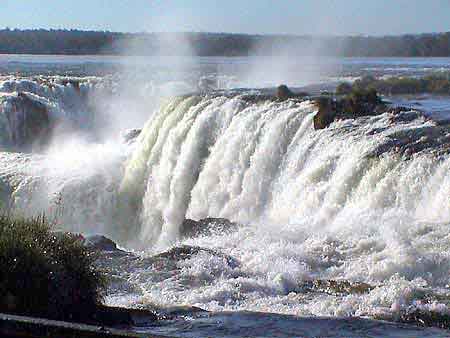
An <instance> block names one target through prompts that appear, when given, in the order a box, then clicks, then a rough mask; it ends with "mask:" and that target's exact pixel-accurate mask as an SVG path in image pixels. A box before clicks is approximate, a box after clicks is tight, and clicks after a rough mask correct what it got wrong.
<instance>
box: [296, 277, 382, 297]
mask: <svg viewBox="0 0 450 338" xmlns="http://www.w3.org/2000/svg"><path fill="white" fill-rule="evenodd" d="M300 287H301V290H302V291H303V292H304V291H310V292H312V291H313V292H322V293H327V294H330V295H348V294H364V293H368V292H370V291H371V290H373V289H374V287H373V286H372V285H369V284H367V283H364V282H350V281H347V280H333V279H315V280H311V281H305V282H304V283H303V284H302V285H301V286H300Z"/></svg>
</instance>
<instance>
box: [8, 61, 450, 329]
mask: <svg viewBox="0 0 450 338" xmlns="http://www.w3.org/2000/svg"><path fill="white" fill-rule="evenodd" d="M273 62H274V60H270V59H267V58H253V59H252V58H232V59H227V58H199V59H188V58H182V59H179V58H167V59H161V58H159V59H145V58H129V59H126V60H123V59H119V58H115V57H53V56H42V57H31V56H0V69H1V71H2V74H3V75H1V80H0V102H1V104H2V107H3V110H4V111H7V110H8V109H11V108H10V107H11V105H12V102H14V100H15V97H16V96H17V93H18V92H26V93H30V95H31V96H30V97H32V98H33V99H34V100H38V101H39V102H42V103H44V104H45V105H46V106H47V107H48V110H49V112H50V113H51V116H52V117H53V118H54V119H57V120H59V121H62V122H61V125H62V127H60V128H59V129H58V133H56V134H55V137H54V139H53V142H52V143H51V145H50V147H49V148H48V149H47V150H45V151H41V152H40V153H32V154H25V153H17V152H16V153H10V152H3V153H1V158H0V159H1V161H0V178H1V181H2V191H1V194H2V201H3V203H4V204H5V205H8V206H9V207H11V208H13V209H15V210H16V211H18V212H20V213H23V214H27V215H28V214H30V215H32V214H37V213H40V212H46V214H47V215H49V217H51V218H54V219H55V222H57V224H59V226H61V227H63V228H64V229H65V230H71V231H77V232H83V233H85V234H94V233H100V234H105V235H107V236H108V237H111V238H113V239H114V240H115V241H117V242H118V243H119V244H120V245H121V246H122V247H124V248H127V249H128V250H133V251H134V252H135V254H137V255H138V256H139V257H141V258H139V259H138V260H137V261H136V258H135V257H134V256H132V255H131V254H130V255H125V256H123V257H122V256H121V257H119V258H117V257H116V258H114V257H113V258H111V259H109V260H107V263H104V262H103V263H102V264H106V267H108V268H109V269H110V275H111V276H114V278H115V279H114V280H116V281H117V282H116V283H115V284H113V287H112V288H111V292H110V295H109V297H108V299H107V302H108V303H109V304H114V305H121V306H140V307H144V308H145V307H153V306H162V307H167V306H169V307H172V306H180V305H183V306H195V307H199V308H202V309H204V310H208V311H210V312H209V313H197V312H194V311H190V310H187V311H186V312H185V313H183V315H180V316H178V317H175V319H170V320H165V321H162V322H160V323H159V324H157V325H155V326H153V327H146V328H141V329H142V330H144V331H148V332H153V333H160V334H171V335H180V336H192V337H197V336H285V337H290V336H348V337H359V336H377V337H383V336H399V337H405V336H430V337H431V336H432V337H437V336H446V335H447V332H446V331H440V330H438V329H435V328H429V329H421V328H418V327H415V326H407V325H405V324H393V323H384V322H383V323H381V322H377V321H373V320H365V319H358V318H361V317H363V318H369V319H374V318H376V319H386V320H390V321H396V320H397V319H399V318H401V317H402V316H403V315H404V314H405V313H409V312H412V311H421V312H424V313H437V314H439V315H447V314H449V313H450V307H449V304H450V302H449V299H450V298H449V297H450V295H449V292H450V290H449V289H448V284H449V271H450V239H449V237H448V229H449V225H450V200H449V198H450V176H449V174H448V172H449V169H450V157H449V155H448V149H449V144H450V131H449V129H448V127H447V126H446V125H445V124H444V125H442V122H439V121H443V120H445V119H447V117H448V111H449V107H450V104H449V102H448V99H446V98H435V97H424V98H420V97H419V98H413V99H409V98H408V99H406V98H401V97H400V98H391V99H392V101H393V102H394V103H398V104H402V105H410V106H411V108H412V109H416V110H417V109H419V110H422V111H424V114H423V113H419V112H417V111H414V110H412V111H411V112H405V113H402V114H401V115H398V116H394V115H392V114H388V113H386V114H383V115H379V116H374V117H364V118H360V119H357V120H346V121H340V122H336V123H333V124H332V125H331V126H330V127H329V128H327V129H324V130H320V131H314V129H313V127H312V118H313V116H314V113H315V112H316V108H315V106H314V105H313V103H312V102H310V101H305V102H297V101H295V100H288V101H285V102H269V101H266V102H260V103H251V102H249V101H248V100H245V97H244V96H242V95H243V94H245V93H255V92H257V91H258V90H259V89H260V88H266V87H275V86H276V85H278V84H280V83H287V84H288V85H291V86H294V87H301V86H306V85H310V84H317V83H320V84H321V86H322V88H324V89H327V88H328V86H329V85H330V84H331V83H333V82H335V81H338V80H340V79H354V78H357V77H359V76H362V75H365V74H375V75H377V76H390V75H411V76H421V75H424V74H429V73H431V72H441V71H445V70H450V59H324V60H320V61H319V62H316V61H313V60H308V59H305V60H299V61H296V62H285V63H281V62H279V63H278V64H275V65H274V66H273V67H271V65H273ZM269 70H270V71H269ZM17 72H20V73H21V74H17ZM68 80H70V81H68ZM234 88H245V89H243V90H241V91H240V92H237V93H235V94H234V95H230V93H231V92H232V91H233V89H234ZM319 88H320V86H319ZM217 90H225V91H224V92H222V94H225V95H221V94H220V92H218V91H217ZM199 92H202V93H203V94H202V95H194V94H189V95H185V96H179V97H174V96H173V95H174V94H187V93H199ZM205 93H209V94H205ZM211 93H214V95H212V94H211ZM2 121H3V122H2V123H3V124H2V128H3V129H2V130H5V133H6V132H7V127H6V125H7V124H6V121H5V120H2ZM67 121H70V123H67ZM132 127H135V128H136V127H137V128H143V130H142V132H141V134H140V135H139V136H138V138H137V139H136V140H134V141H133V142H128V143H126V142H125V141H124V140H123V139H122V137H121V136H120V133H121V132H124V131H125V130H126V129H128V128H132ZM206 217H222V218H227V219H229V220H231V221H233V222H236V223H237V224H239V225H238V227H237V228H233V229H230V230H229V231H220V232H214V231H211V232H209V233H206V234H203V235H199V236H194V237H190V238H186V237H183V233H182V229H181V224H182V222H183V220H184V219H185V218H192V219H196V220H198V219H202V218H206ZM183 245H188V246H190V247H198V248H200V249H198V250H195V251H194V252H192V253H190V254H188V255H182V256H177V255H175V256H173V257H171V258H169V259H168V260H163V261H161V260H159V258H157V257H159V256H157V254H159V253H164V252H167V250H170V249H171V248H173V247H181V246H183ZM326 281H337V282H338V283H341V284H339V285H349V287H346V288H344V289H342V288H341V287H339V286H338V285H337V284H335V285H334V286H331V287H330V286H329V285H328V287H323V286H320V285H322V284H320V283H326ZM314 283H316V284H314ZM317 283H319V284H317ZM342 283H343V284H342ZM345 283H347V284H345ZM361 283H363V284H361ZM358 285H365V286H366V287H363V289H358ZM236 311H238V312H236ZM242 311H251V312H242ZM324 316H325V317H326V318H322V317H324ZM328 317H330V318H328ZM353 317H355V319H348V318H353ZM341 318H347V319H341ZM254 327H257V328H254Z"/></svg>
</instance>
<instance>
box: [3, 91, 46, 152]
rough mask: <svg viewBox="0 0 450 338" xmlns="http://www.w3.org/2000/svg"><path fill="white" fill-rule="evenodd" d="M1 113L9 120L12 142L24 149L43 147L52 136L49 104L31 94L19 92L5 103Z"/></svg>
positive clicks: (13, 144)
mask: <svg viewBox="0 0 450 338" xmlns="http://www.w3.org/2000/svg"><path fill="white" fill-rule="evenodd" d="M0 107H1V111H0V113H2V114H5V116H6V118H7V121H8V131H9V139H10V143H11V145H12V146H14V147H18V148H20V149H24V150H31V149H32V148H42V147H43V146H45V145H46V144H47V143H48V142H49V140H50V136H51V131H52V123H51V121H50V116H49V112H48V109H47V106H46V105H45V104H44V103H42V102H40V101H38V100H36V99H34V98H33V97H32V96H31V95H30V94H27V93H24V92H19V93H18V94H17V96H11V97H10V98H9V99H8V104H6V105H5V104H3V105H2V106H0Z"/></svg>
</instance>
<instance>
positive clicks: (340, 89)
mask: <svg viewBox="0 0 450 338" xmlns="http://www.w3.org/2000/svg"><path fill="white" fill-rule="evenodd" d="M351 92H352V85H351V83H348V82H342V83H340V84H339V85H338V86H337V87H336V95H347V94H350V93H351Z"/></svg>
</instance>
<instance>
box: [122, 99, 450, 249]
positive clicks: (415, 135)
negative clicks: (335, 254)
mask: <svg viewBox="0 0 450 338" xmlns="http://www.w3.org/2000/svg"><path fill="white" fill-rule="evenodd" d="M315 112H316V108H315V105H314V104H313V103H312V102H310V101H304V102H297V101H295V100H288V101H285V102H276V101H265V102H259V103H252V102H250V101H248V100H245V98H244V97H241V96H235V97H232V98H227V97H223V96H218V97H217V96H215V97H209V96H205V97H199V96H185V97H177V98H173V99H170V100H168V101H167V102H166V103H165V104H163V105H162V106H161V109H160V110H159V111H158V112H156V113H155V114H154V115H153V116H152V117H151V119H150V120H149V121H148V122H147V124H146V125H145V127H144V129H143V131H142V133H141V135H140V136H139V139H138V141H137V145H136V149H135V150H134V153H133V154H132V156H131V158H130V159H129V160H128V161H127V163H126V166H125V174H124V176H123V179H122V182H121V185H120V189H119V198H118V200H119V210H120V214H121V215H122V216H124V215H125V217H124V218H123V219H122V223H121V224H120V225H119V227H120V228H121V229H122V230H121V231H122V232H123V233H124V234H125V235H124V236H126V239H132V240H135V241H138V242H140V243H143V245H144V246H147V247H151V246H152V245H155V244H161V245H167V244H168V243H172V242H173V241H175V240H176V239H177V238H179V235H180V225H181V223H182V222H183V220H184V219H185V218H193V219H201V218H205V217H224V218H228V219H230V220H232V221H235V222H238V223H241V224H264V225H265V226H274V227H276V226H277V225H289V224H292V225H293V226H298V225H304V226H305V227H308V228H310V229H315V230H316V231H320V230H321V229H328V230H332V229H336V228H339V229H347V230H348V231H352V229H355V228H359V227H361V226H364V227H367V228H368V229H370V228H371V227H375V228H376V227H378V226H379V225H380V224H381V223H383V222H384V223H386V222H394V223H395V222H397V223H404V222H412V221H433V222H445V221H448V219H449V216H450V204H449V203H448V196H449V195H450V177H449V175H448V174H447V173H448V169H449V168H450V157H449V156H448V155H447V152H446V151H445V149H447V148H446V147H448V144H449V135H448V132H446V129H445V128H444V129H443V127H441V126H438V125H436V124H435V123H434V122H432V121H428V120H426V119H425V118H424V117H423V116H422V115H421V114H419V113H416V112H408V113H403V114H404V115H394V114H393V113H392V114H391V113H385V114H382V115H378V116H371V117H362V118H359V119H355V120H344V121H337V122H335V123H333V124H332V125H331V126H330V127H329V128H327V129H324V130H320V131H315V130H314V129H313V126H312V118H313V116H314V114H315ZM437 132H439V133H440V134H442V135H441V137H440V138H438V139H435V138H433V137H434V135H435V134H436V133H437ZM438 150H439V151H438ZM132 215H134V216H132ZM133 217H134V218H133ZM124 219H128V220H131V219H133V220H132V221H129V222H125V221H124Z"/></svg>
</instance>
